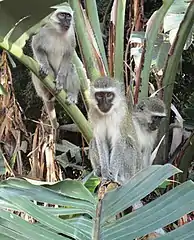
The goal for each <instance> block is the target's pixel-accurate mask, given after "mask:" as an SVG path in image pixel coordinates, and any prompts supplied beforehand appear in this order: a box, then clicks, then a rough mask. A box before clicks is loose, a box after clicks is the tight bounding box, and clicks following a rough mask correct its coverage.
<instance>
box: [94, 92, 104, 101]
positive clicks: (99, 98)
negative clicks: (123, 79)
mask: <svg viewBox="0 0 194 240" xmlns="http://www.w3.org/2000/svg"><path fill="white" fill-rule="evenodd" d="M103 97H104V93H102V92H96V93H95V98H96V99H97V100H101V99H102V98H103Z"/></svg>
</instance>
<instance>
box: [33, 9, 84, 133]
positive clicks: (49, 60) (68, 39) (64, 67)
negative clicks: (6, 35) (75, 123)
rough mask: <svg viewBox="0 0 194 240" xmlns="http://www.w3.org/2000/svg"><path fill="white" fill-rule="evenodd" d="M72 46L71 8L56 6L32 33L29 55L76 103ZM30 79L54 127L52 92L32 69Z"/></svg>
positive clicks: (71, 101) (54, 116) (76, 88)
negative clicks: (46, 19) (45, 20)
mask: <svg viewBox="0 0 194 240" xmlns="http://www.w3.org/2000/svg"><path fill="white" fill-rule="evenodd" d="M75 47H76V40H75V32H74V19H73V11H72V9H71V8H70V6H68V5H64V6H59V7H58V8H57V10H56V11H55V12H54V13H53V14H52V15H51V17H50V18H49V21H48V23H46V25H45V26H43V27H41V29H40V31H39V32H38V33H37V34H36V35H35V36H33V37H32V50H33V55H34V58H35V60H36V61H37V62H38V63H39V65H40V71H39V74H40V76H41V78H45V77H46V76H47V75H48V74H50V75H51V76H52V77H53V78H54V79H55V84H56V91H57V92H58V91H60V90H61V89H64V90H66V92H67V102H68V103H69V104H72V103H77V98H78V93H79V89H80V83H79V79H78V77H77V73H76V69H75V67H74V65H73V63H72V56H73V53H74V50H75ZM32 81H33V84H34V87H35V89H36V92H37V94H38V95H39V97H41V98H42V100H43V102H44V106H45V109H46V112H47V114H48V116H49V119H50V122H51V126H52V128H54V129H57V128H58V122H57V118H56V112H55V107H54V97H53V95H52V94H51V93H50V92H49V90H48V89H47V88H46V87H45V86H44V84H43V83H42V82H41V81H40V80H39V78H37V77H36V76H35V75H34V74H33V73H32Z"/></svg>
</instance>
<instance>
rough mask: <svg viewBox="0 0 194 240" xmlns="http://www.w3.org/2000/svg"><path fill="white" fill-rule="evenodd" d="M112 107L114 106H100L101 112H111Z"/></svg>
mask: <svg viewBox="0 0 194 240" xmlns="http://www.w3.org/2000/svg"><path fill="white" fill-rule="evenodd" d="M111 107H112V104H111V105H107V106H98V108H99V110H100V111H101V112H102V113H105V114H106V113H108V112H109V111H110V110H111Z"/></svg>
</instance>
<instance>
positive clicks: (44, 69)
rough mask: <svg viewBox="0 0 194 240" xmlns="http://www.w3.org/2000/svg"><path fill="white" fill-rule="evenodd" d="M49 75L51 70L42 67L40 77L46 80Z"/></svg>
mask: <svg viewBox="0 0 194 240" xmlns="http://www.w3.org/2000/svg"><path fill="white" fill-rule="evenodd" d="M48 74H49V69H48V67H46V66H45V65H40V70H39V75H40V77H41V78H42V79H44V78H45V77H46V76H48Z"/></svg>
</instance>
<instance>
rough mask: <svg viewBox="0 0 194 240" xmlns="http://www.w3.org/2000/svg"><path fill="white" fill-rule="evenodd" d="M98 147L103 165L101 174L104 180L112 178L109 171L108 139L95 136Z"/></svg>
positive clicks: (101, 165)
mask: <svg viewBox="0 0 194 240" xmlns="http://www.w3.org/2000/svg"><path fill="white" fill-rule="evenodd" d="M95 140H96V147H97V148H96V149H97V152H98V155H99V163H100V167H101V176H102V181H103V180H111V176H110V171H109V149H108V145H107V143H106V141H104V139H99V138H95Z"/></svg>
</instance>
